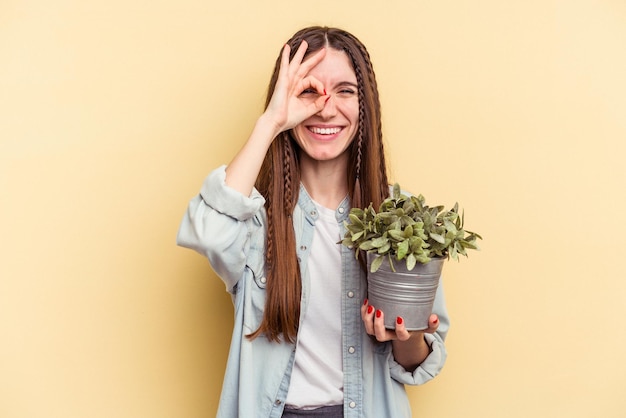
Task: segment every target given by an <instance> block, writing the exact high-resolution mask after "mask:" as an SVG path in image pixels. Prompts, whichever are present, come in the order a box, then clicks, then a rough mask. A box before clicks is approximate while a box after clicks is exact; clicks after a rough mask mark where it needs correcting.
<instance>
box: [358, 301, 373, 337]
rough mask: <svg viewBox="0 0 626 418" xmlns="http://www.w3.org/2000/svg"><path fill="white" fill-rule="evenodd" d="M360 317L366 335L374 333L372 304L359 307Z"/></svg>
mask: <svg viewBox="0 0 626 418" xmlns="http://www.w3.org/2000/svg"><path fill="white" fill-rule="evenodd" d="M361 317H362V318H363V324H364V325H365V332H367V334H368V335H374V307H373V306H372V305H367V306H363V307H361Z"/></svg>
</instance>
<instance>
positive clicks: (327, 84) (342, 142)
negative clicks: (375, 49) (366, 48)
mask: <svg viewBox="0 0 626 418" xmlns="http://www.w3.org/2000/svg"><path fill="white" fill-rule="evenodd" d="M308 75H309V76H312V77H315V78H316V79H318V80H319V81H320V82H321V83H322V84H323V85H324V89H325V90H326V93H327V94H328V100H327V101H326V104H325V105H324V108H323V109H322V110H321V111H320V112H318V113H316V114H315V115H313V116H311V117H310V118H308V119H306V120H305V121H303V122H302V123H301V124H299V125H298V126H296V127H295V128H294V130H293V132H294V134H295V135H294V136H295V138H296V141H297V142H298V144H299V145H300V147H301V148H302V150H303V151H304V152H305V153H306V155H308V156H309V157H310V158H312V159H314V160H317V161H330V160H335V159H337V158H338V157H340V156H343V155H344V152H345V151H346V149H347V148H348V146H349V145H350V143H351V142H352V140H353V139H354V136H355V133H356V131H357V129H358V121H359V95H358V88H357V87H358V86H357V80H356V75H355V74H354V70H353V69H352V65H351V63H350V59H349V58H348V55H347V54H346V53H345V52H343V51H338V50H336V49H332V48H328V50H327V51H326V55H325V56H324V59H323V60H322V61H321V62H320V63H319V64H317V65H316V66H315V67H313V68H312V69H311V71H310V72H309V74H308ZM300 97H301V98H303V99H305V100H311V101H312V100H315V99H316V98H317V97H319V95H318V93H316V92H315V91H313V90H305V91H304V92H303V93H302V94H301V96H300ZM346 156H347V154H346ZM344 158H345V157H344Z"/></svg>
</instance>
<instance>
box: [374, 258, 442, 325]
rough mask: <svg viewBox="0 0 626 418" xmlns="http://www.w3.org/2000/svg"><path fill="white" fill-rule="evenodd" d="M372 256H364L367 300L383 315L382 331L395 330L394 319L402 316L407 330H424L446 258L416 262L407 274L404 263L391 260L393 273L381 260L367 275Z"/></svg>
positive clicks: (386, 262) (385, 261) (387, 263)
mask: <svg viewBox="0 0 626 418" xmlns="http://www.w3.org/2000/svg"><path fill="white" fill-rule="evenodd" d="M374 257H375V256H374V255H372V254H367V266H368V273H367V286H368V289H367V292H368V296H367V298H368V300H369V304H370V305H372V306H374V308H376V309H380V310H381V311H383V313H384V314H385V328H388V329H395V328H396V318H397V317H398V316H401V317H402V319H403V320H404V324H405V326H406V329H407V330H409V331H419V330H424V329H426V328H428V318H429V317H430V314H431V313H432V310H433V304H434V302H435V294H436V293H437V286H438V285H439V278H440V277H441V270H442V269H443V263H444V261H445V260H446V259H445V258H435V259H433V260H432V261H430V262H429V263H426V264H420V263H417V264H416V265H415V267H414V268H413V270H411V271H409V270H407V268H406V263H405V261H404V260H401V261H396V260H394V263H393V266H394V268H395V270H396V271H395V272H394V271H392V270H391V267H390V266H389V260H388V259H387V257H385V260H384V261H383V264H382V265H381V266H380V268H379V269H378V270H377V271H376V272H375V273H371V272H370V271H369V267H370V265H371V262H372V260H373V258H374Z"/></svg>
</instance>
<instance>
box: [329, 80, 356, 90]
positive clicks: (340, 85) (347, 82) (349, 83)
mask: <svg viewBox="0 0 626 418" xmlns="http://www.w3.org/2000/svg"><path fill="white" fill-rule="evenodd" d="M343 86H351V87H354V88H355V89H358V88H359V85H358V84H356V83H353V82H351V81H340V82H339V83H337V84H335V87H343Z"/></svg>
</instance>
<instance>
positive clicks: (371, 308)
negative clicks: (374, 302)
mask: <svg viewBox="0 0 626 418" xmlns="http://www.w3.org/2000/svg"><path fill="white" fill-rule="evenodd" d="M373 311H374V307H373V306H368V307H367V313H368V314H371V313H372V312H373Z"/></svg>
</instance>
